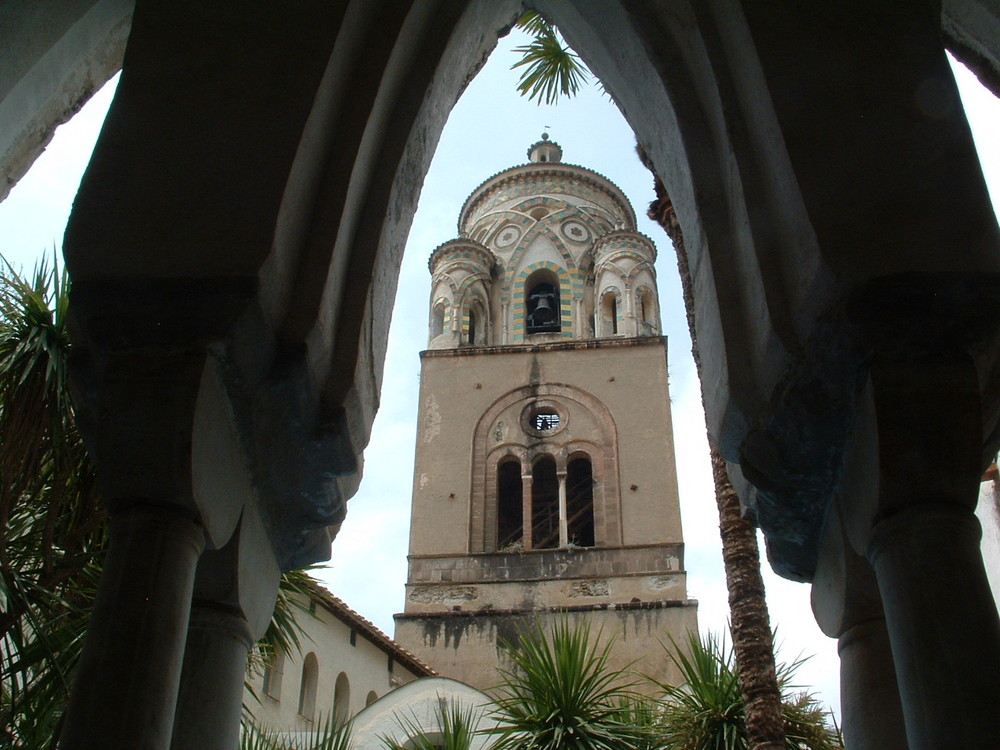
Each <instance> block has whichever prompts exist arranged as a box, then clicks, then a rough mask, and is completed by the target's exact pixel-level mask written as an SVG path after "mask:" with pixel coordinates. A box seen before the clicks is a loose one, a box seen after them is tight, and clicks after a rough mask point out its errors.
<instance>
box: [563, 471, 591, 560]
mask: <svg viewBox="0 0 1000 750" xmlns="http://www.w3.org/2000/svg"><path fill="white" fill-rule="evenodd" d="M566 526H567V531H568V536H569V541H570V544H575V545H576V546H578V547H593V546H594V472H593V468H592V467H591V465H590V459H589V458H587V457H586V456H579V457H576V458H572V459H570V462H569V463H568V464H567V465H566Z"/></svg>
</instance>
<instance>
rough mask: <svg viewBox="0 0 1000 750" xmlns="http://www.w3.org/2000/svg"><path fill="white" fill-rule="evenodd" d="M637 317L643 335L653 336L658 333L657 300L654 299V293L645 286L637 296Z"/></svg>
mask: <svg viewBox="0 0 1000 750" xmlns="http://www.w3.org/2000/svg"><path fill="white" fill-rule="evenodd" d="M635 303H636V313H637V315H636V317H637V318H638V319H639V334H640V335H642V336H652V335H654V334H655V333H656V331H657V329H658V326H657V315H656V302H654V301H653V294H652V292H650V291H649V290H648V289H646V288H645V287H643V288H642V289H640V290H639V291H638V292H636V296H635Z"/></svg>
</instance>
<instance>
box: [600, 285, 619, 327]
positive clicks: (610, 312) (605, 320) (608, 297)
mask: <svg viewBox="0 0 1000 750" xmlns="http://www.w3.org/2000/svg"><path fill="white" fill-rule="evenodd" d="M600 328H601V335H602V336H615V335H617V334H618V295H617V293H615V292H614V291H613V290H611V291H607V292H605V293H604V295H603V296H602V297H601V326H600Z"/></svg>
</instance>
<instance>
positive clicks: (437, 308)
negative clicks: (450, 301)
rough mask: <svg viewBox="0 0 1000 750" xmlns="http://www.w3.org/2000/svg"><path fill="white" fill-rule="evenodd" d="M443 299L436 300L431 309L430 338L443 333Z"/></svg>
mask: <svg viewBox="0 0 1000 750" xmlns="http://www.w3.org/2000/svg"><path fill="white" fill-rule="evenodd" d="M444 317H445V301H444V300H438V301H437V302H435V303H434V307H433V309H432V310H431V339H432V340H433V339H435V338H437V337H438V336H440V335H441V334H442V333H444Z"/></svg>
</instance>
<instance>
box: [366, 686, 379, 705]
mask: <svg viewBox="0 0 1000 750" xmlns="http://www.w3.org/2000/svg"><path fill="white" fill-rule="evenodd" d="M377 700H378V693H376V692H375V691H374V690H369V691H368V695H367V696H366V697H365V707H366V708H367V707H368V706H370V705H371V704H372V703H374V702H375V701H377Z"/></svg>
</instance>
